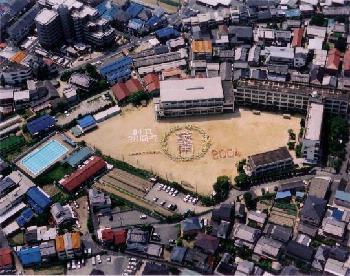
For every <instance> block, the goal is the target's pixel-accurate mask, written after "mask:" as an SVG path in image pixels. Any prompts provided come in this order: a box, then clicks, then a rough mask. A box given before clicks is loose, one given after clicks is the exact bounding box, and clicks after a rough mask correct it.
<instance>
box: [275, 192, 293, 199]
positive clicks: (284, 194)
mask: <svg viewBox="0 0 350 276" xmlns="http://www.w3.org/2000/svg"><path fill="white" fill-rule="evenodd" d="M291 197H292V194H291V192H290V191H289V190H287V191H278V192H277V193H276V197H275V199H276V200H290V199H291Z"/></svg>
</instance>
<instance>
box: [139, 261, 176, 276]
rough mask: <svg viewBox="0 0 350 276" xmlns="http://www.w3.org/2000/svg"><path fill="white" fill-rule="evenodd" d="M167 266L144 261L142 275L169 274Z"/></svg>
mask: <svg viewBox="0 0 350 276" xmlns="http://www.w3.org/2000/svg"><path fill="white" fill-rule="evenodd" d="M169 274H170V272H169V268H168V267H167V266H166V265H165V264H157V263H154V262H146V265H145V266H144V268H143V271H142V275H169Z"/></svg>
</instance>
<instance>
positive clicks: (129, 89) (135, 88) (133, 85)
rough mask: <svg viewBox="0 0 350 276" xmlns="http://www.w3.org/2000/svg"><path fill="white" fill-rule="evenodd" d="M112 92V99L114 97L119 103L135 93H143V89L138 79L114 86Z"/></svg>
mask: <svg viewBox="0 0 350 276" xmlns="http://www.w3.org/2000/svg"><path fill="white" fill-rule="evenodd" d="M112 91H113V94H114V97H116V99H117V100H118V101H121V100H123V99H125V98H126V97H128V96H130V95H132V94H134V93H136V92H139V91H143V87H142V84H141V82H140V81H139V80H138V79H130V80H127V81H126V82H120V83H117V84H115V85H114V86H113V87H112Z"/></svg>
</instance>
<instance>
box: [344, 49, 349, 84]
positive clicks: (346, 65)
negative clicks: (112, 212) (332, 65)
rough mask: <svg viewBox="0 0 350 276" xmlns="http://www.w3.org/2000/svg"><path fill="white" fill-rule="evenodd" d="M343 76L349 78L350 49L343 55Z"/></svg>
mask: <svg viewBox="0 0 350 276" xmlns="http://www.w3.org/2000/svg"><path fill="white" fill-rule="evenodd" d="M343 74H344V76H345V77H348V78H349V77H350V48H348V49H347V50H346V52H345V54H344V59H343Z"/></svg>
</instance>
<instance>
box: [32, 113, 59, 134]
mask: <svg viewBox="0 0 350 276" xmlns="http://www.w3.org/2000/svg"><path fill="white" fill-rule="evenodd" d="M55 124H56V120H55V118H54V117H52V116H50V115H47V114H46V115H43V116H41V117H39V118H37V119H34V120H33V121H31V122H29V123H28V124H27V128H28V131H29V133H30V134H31V135H35V134H37V133H40V132H43V131H47V130H48V129H49V128H52V127H53V126H55Z"/></svg>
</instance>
